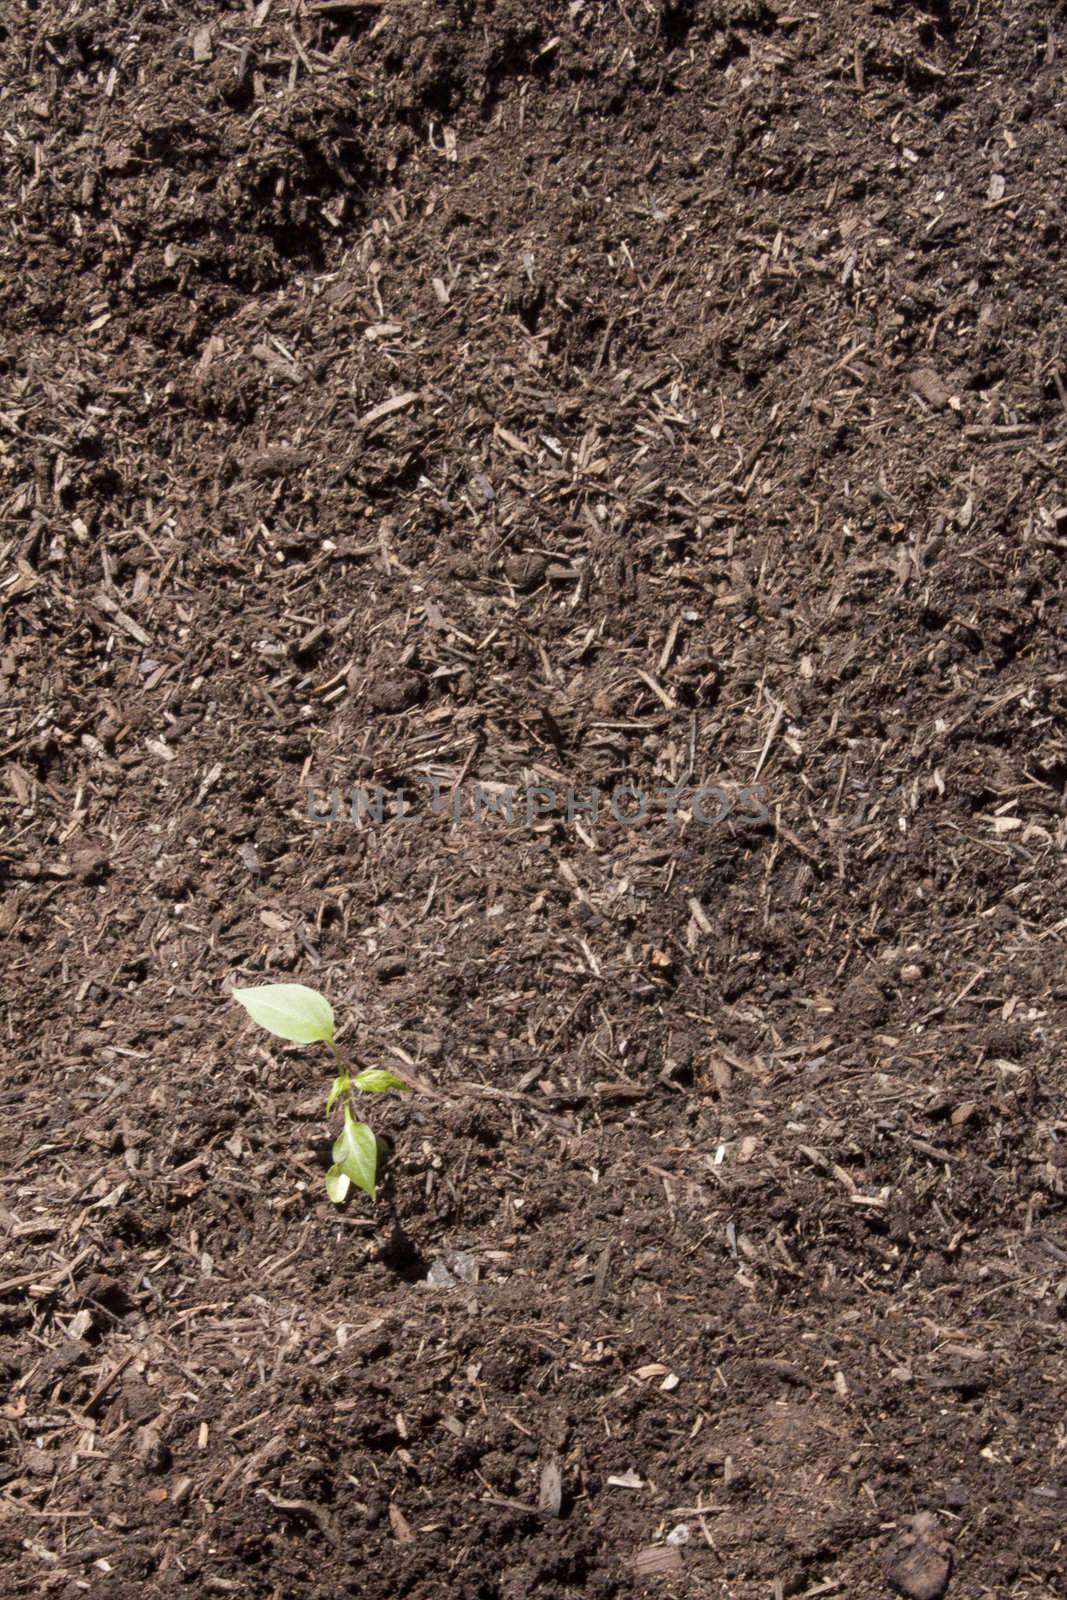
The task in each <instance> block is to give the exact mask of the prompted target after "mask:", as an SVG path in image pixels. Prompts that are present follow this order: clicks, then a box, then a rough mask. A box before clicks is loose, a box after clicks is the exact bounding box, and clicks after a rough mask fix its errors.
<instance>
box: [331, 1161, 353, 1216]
mask: <svg viewBox="0 0 1067 1600" xmlns="http://www.w3.org/2000/svg"><path fill="white" fill-rule="evenodd" d="M349 1187H350V1179H349V1176H348V1174H347V1172H342V1171H341V1168H340V1167H331V1168H330V1170H329V1172H328V1173H327V1174H326V1193H327V1194H328V1195H329V1197H330V1199H331V1200H332V1201H333V1203H334V1205H335V1206H339V1205H340V1204H341V1202H342V1201H343V1200H344V1198H345V1195H346V1194H347V1193H348V1190H349Z"/></svg>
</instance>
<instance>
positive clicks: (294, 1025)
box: [233, 983, 408, 1206]
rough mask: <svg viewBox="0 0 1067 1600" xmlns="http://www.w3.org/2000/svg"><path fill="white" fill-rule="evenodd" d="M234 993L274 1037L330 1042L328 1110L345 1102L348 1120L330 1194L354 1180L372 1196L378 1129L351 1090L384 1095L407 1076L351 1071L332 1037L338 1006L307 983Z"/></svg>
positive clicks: (339, 1194) (337, 1194) (342, 1191)
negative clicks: (362, 1117)
mask: <svg viewBox="0 0 1067 1600" xmlns="http://www.w3.org/2000/svg"><path fill="white" fill-rule="evenodd" d="M233 998H234V999H235V1000H237V1001H239V1002H240V1004H241V1005H243V1006H244V1008H245V1010H246V1011H247V1012H248V1015H249V1016H250V1017H251V1018H252V1021H253V1022H258V1024H259V1026H260V1027H261V1028H266V1030H267V1032H268V1033H273V1034H274V1036H275V1038H277V1039H288V1040H290V1041H291V1042H292V1043H293V1044H324V1045H326V1046H327V1048H328V1049H329V1051H330V1053H331V1054H332V1056H333V1060H334V1066H335V1067H336V1069H337V1076H336V1077H335V1078H334V1080H333V1083H332V1084H331V1085H330V1092H329V1094H328V1095H327V1096H326V1115H327V1117H328V1116H329V1115H330V1114H331V1112H332V1111H333V1109H334V1107H335V1106H336V1105H337V1103H338V1101H341V1102H342V1103H343V1107H344V1122H343V1125H342V1127H341V1132H340V1133H339V1134H338V1136H337V1138H336V1139H335V1140H334V1145H333V1166H332V1167H331V1168H330V1170H329V1172H328V1173H327V1174H326V1193H327V1194H328V1195H329V1197H330V1199H331V1200H332V1201H333V1203H334V1205H338V1206H339V1205H340V1204H341V1203H342V1201H343V1200H344V1199H345V1197H346V1196H347V1194H348V1191H349V1189H350V1188H351V1186H352V1184H355V1186H356V1188H357V1189H362V1190H363V1191H364V1192H365V1193H366V1194H369V1195H370V1197H371V1199H372V1200H373V1199H374V1195H375V1191H376V1189H377V1186H378V1140H377V1138H376V1137H375V1135H374V1131H373V1129H371V1128H369V1127H368V1126H367V1124H366V1123H365V1122H359V1121H357V1120H356V1118H355V1117H354V1116H353V1115H352V1107H353V1103H354V1102H353V1099H352V1092H353V1090H357V1089H358V1090H359V1091H360V1093H362V1094H383V1093H384V1092H385V1090H386V1089H406V1088H407V1087H408V1085H407V1084H406V1083H405V1081H404V1079H403V1078H400V1077H398V1076H397V1074H396V1073H395V1072H387V1071H385V1070H384V1069H383V1068H381V1067H367V1068H366V1069H365V1070H364V1071H362V1072H357V1073H356V1074H355V1075H354V1076H353V1075H352V1074H351V1073H350V1072H349V1070H348V1068H347V1067H346V1066H345V1064H344V1062H343V1061H342V1060H341V1057H340V1055H339V1054H338V1052H337V1046H336V1045H335V1044H334V1042H333V1008H332V1007H331V1005H330V1002H329V1001H328V1000H327V999H326V996H325V995H321V994H319V992H318V990H317V989H307V988H305V987H304V985H303V984H302V983H268V984H266V985H265V986H264V987H263V988H262V989H235V990H234V991H233Z"/></svg>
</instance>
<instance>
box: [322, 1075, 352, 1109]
mask: <svg viewBox="0 0 1067 1600" xmlns="http://www.w3.org/2000/svg"><path fill="white" fill-rule="evenodd" d="M351 1087H352V1080H351V1078H350V1077H349V1076H348V1073H347V1072H339V1073H338V1074H337V1076H336V1078H335V1079H334V1080H333V1082H332V1083H331V1084H330V1092H329V1094H328V1095H327V1096H326V1115H327V1116H329V1115H330V1112H331V1111H332V1110H333V1108H334V1106H335V1105H336V1104H337V1102H338V1100H339V1099H340V1098H341V1096H342V1095H343V1094H347V1093H348V1091H349V1089H350V1088H351Z"/></svg>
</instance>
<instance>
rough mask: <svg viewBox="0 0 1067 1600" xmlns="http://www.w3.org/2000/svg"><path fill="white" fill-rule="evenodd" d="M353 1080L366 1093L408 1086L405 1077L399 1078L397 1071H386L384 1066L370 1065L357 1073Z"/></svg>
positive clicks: (379, 1092)
mask: <svg viewBox="0 0 1067 1600" xmlns="http://www.w3.org/2000/svg"><path fill="white" fill-rule="evenodd" d="M352 1081H353V1083H354V1084H355V1086H356V1088H357V1089H362V1091H363V1093H364V1094H384V1093H385V1091H386V1089H406V1088H407V1087H408V1085H407V1084H406V1083H405V1082H404V1080H403V1078H398V1077H397V1075H396V1073H395V1072H386V1070H385V1068H384V1067H368V1068H367V1070H366V1071H365V1072H360V1073H357V1075H356V1077H355V1078H354V1079H353V1080H352Z"/></svg>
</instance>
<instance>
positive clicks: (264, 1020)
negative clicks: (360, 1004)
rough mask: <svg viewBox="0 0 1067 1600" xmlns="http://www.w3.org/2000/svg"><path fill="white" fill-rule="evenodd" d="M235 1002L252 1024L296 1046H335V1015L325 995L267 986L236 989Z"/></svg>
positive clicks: (292, 986) (296, 987) (298, 986)
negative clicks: (256, 1023) (255, 1023)
mask: <svg viewBox="0 0 1067 1600" xmlns="http://www.w3.org/2000/svg"><path fill="white" fill-rule="evenodd" d="M233 998H234V999H235V1000H236V1001H238V1002H239V1004H241V1005H243V1006H244V1008H245V1010H246V1011H247V1012H248V1015H249V1016H250V1017H251V1018H252V1021H253V1022H258V1023H259V1026H260V1027H261V1028H266V1030H267V1032H268V1033H273V1034H275V1035H276V1037H277V1038H279V1039H291V1040H292V1042H293V1043H294V1044H314V1043H316V1042H317V1041H319V1040H321V1041H322V1042H323V1043H325V1044H331V1043H332V1042H333V1011H332V1010H331V1008H330V1002H329V1001H328V1000H327V999H326V996H325V995H321V994H319V992H318V990H317V989H306V988H305V987H304V985H303V984H302V983H268V984H266V985H264V987H263V988H262V989H235V990H234V991H233Z"/></svg>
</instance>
